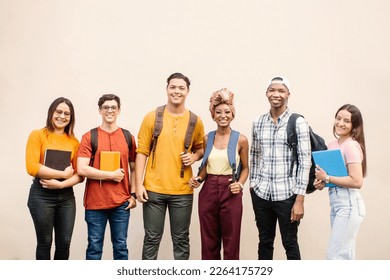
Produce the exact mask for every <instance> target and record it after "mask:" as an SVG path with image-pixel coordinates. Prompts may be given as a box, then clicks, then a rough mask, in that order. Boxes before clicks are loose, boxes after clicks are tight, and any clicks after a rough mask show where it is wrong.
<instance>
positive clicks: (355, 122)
mask: <svg viewBox="0 0 390 280" xmlns="http://www.w3.org/2000/svg"><path fill="white" fill-rule="evenodd" d="M333 134H334V135H335V137H336V139H335V140H333V141H331V142H330V143H329V144H328V149H330V150H333V149H340V150H341V153H342V155H343V157H344V162H345V164H346V166H347V170H348V175H347V176H344V177H336V176H330V175H328V174H327V173H326V172H325V171H324V170H323V169H322V168H321V167H320V166H317V170H316V181H315V182H314V186H315V187H316V188H317V189H319V190H322V189H323V188H324V186H325V184H326V183H333V184H335V185H336V187H330V188H329V201H330V220H331V228H332V230H331V236H330V241H329V244H328V252H327V259H339V260H352V259H355V253H356V250H355V245H356V237H357V234H358V231H359V227H360V224H361V223H362V221H363V218H364V216H365V214H366V209H365V206H364V202H363V199H362V197H361V195H360V192H359V189H360V188H361V187H362V186H363V177H365V175H366V170H367V161H366V146H365V140H364V130H363V118H362V115H361V113H360V111H359V109H358V108H357V107H356V106H354V105H351V104H346V105H343V106H342V107H341V108H340V109H339V110H337V112H336V115H335V122H334V126H333Z"/></svg>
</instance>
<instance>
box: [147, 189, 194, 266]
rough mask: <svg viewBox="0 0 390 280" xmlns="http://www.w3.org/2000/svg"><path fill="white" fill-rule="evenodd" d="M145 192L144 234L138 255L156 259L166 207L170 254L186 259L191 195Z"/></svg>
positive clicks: (188, 250)
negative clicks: (170, 241)
mask: <svg viewBox="0 0 390 280" xmlns="http://www.w3.org/2000/svg"><path fill="white" fill-rule="evenodd" d="M148 196H149V200H148V202H146V203H144V204H143V217H144V229H145V238H144V246H143V249H142V259H143V260H156V259H157V254H158V249H159V247H160V242H161V238H162V235H163V232H164V223H165V213H166V210H167V208H168V210H169V221H170V225H171V237H172V242H173V254H174V258H175V260H188V259H189V256H190V237H189V235H190V230H189V228H190V222H191V213H192V201H193V195H192V194H188V195H168V194H159V193H155V192H149V191H148Z"/></svg>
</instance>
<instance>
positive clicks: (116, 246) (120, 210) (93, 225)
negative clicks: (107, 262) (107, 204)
mask: <svg viewBox="0 0 390 280" xmlns="http://www.w3.org/2000/svg"><path fill="white" fill-rule="evenodd" d="M128 204H129V202H127V201H126V202H125V203H124V204H122V205H121V206H118V207H116V208H112V209H104V210H85V221H86V222H87V226H88V248H87V252H86V259H87V260H101V258H102V253H103V242H104V233H105V231H106V225H107V221H109V223H110V231H111V242H112V247H113V252H114V253H113V254H114V256H113V257H114V260H128V259H129V256H128V255H129V252H128V249H127V231H128V228H129V220H130V210H125V208H126V207H127V205H128Z"/></svg>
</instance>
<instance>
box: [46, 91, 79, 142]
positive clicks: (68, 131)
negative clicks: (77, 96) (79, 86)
mask: <svg viewBox="0 0 390 280" xmlns="http://www.w3.org/2000/svg"><path fill="white" fill-rule="evenodd" d="M61 103H65V104H66V105H68V107H69V110H70V120H69V123H68V125H67V126H66V127H65V129H64V131H65V133H66V134H68V135H69V136H71V137H74V132H73V129H74V125H75V123H76V118H75V113H74V108H73V104H72V102H71V101H70V100H69V99H67V98H65V97H58V98H57V99H56V100H54V101H53V102H52V103H51V105H50V107H49V109H48V111H47V119H46V128H47V130H48V131H50V132H54V125H53V114H54V112H55V110H56V109H57V107H58V105H59V104H61Z"/></svg>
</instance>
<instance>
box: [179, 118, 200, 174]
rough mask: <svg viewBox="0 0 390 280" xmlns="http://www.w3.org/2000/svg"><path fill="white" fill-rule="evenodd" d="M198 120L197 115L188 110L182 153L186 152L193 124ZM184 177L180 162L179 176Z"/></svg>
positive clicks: (189, 144)
mask: <svg viewBox="0 0 390 280" xmlns="http://www.w3.org/2000/svg"><path fill="white" fill-rule="evenodd" d="M197 121H198V116H197V115H196V114H195V113H193V112H191V111H190V119H189V120H188V126H187V131H186V135H185V137H184V153H187V152H188V149H189V147H190V146H191V142H192V135H193V134H194V130H195V126H196V123H197ZM183 177H184V163H183V162H182V163H181V170H180V178H183Z"/></svg>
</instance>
